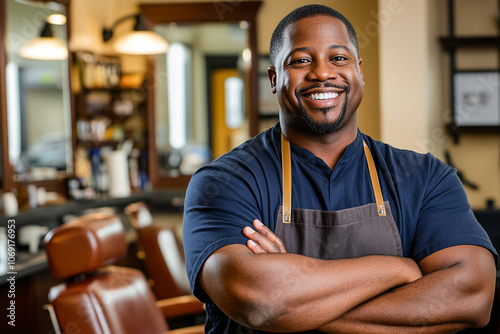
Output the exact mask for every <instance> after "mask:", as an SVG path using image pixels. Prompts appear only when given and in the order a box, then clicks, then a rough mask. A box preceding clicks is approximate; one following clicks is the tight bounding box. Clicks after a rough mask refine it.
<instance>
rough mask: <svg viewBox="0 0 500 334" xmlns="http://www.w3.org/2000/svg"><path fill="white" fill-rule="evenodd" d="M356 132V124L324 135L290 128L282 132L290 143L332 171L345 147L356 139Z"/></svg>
mask: <svg viewBox="0 0 500 334" xmlns="http://www.w3.org/2000/svg"><path fill="white" fill-rule="evenodd" d="M357 132H358V129H357V126H356V124H354V126H346V127H343V128H341V129H339V130H338V131H336V132H334V133H329V134H325V135H310V134H306V133H303V132H299V131H295V129H291V128H290V129H285V130H283V133H284V134H285V136H286V137H287V139H288V140H289V141H290V142H291V143H293V144H295V145H297V146H299V147H302V148H305V149H306V150H308V151H310V152H311V153H313V154H314V155H315V156H317V157H318V158H320V159H321V160H323V161H324V162H325V163H326V164H327V165H328V166H329V167H330V169H332V170H333V169H334V168H335V165H337V162H338V161H339V160H340V158H341V157H342V155H343V154H344V151H345V149H346V147H347V146H349V145H350V144H351V143H352V142H354V140H355V139H356V136H357Z"/></svg>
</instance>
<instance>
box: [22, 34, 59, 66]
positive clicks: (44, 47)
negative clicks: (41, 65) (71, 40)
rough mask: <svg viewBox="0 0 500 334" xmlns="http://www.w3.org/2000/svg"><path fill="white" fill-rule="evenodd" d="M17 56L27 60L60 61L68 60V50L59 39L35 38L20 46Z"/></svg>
mask: <svg viewBox="0 0 500 334" xmlns="http://www.w3.org/2000/svg"><path fill="white" fill-rule="evenodd" d="M19 55H20V56H21V57H23V58H29V59H41V60H61V59H66V58H68V48H67V46H66V43H64V42H63V41H62V40H61V39H59V38H56V37H37V38H34V39H32V40H29V41H28V42H26V43H25V44H24V45H23V46H21V48H20V49H19Z"/></svg>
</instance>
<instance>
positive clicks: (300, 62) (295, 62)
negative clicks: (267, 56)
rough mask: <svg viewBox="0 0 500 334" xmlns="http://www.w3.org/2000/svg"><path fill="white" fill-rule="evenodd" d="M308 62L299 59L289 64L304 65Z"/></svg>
mask: <svg viewBox="0 0 500 334" xmlns="http://www.w3.org/2000/svg"><path fill="white" fill-rule="evenodd" d="M308 62H309V60H308V59H305V58H301V59H294V60H292V61H291V62H290V64H305V63H308Z"/></svg>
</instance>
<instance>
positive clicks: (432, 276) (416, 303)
mask: <svg viewBox="0 0 500 334" xmlns="http://www.w3.org/2000/svg"><path fill="white" fill-rule="evenodd" d="M465 247H466V248H467V249H468V251H470V252H475V251H477V252H478V254H477V256H469V257H465V256H464V257H463V258H464V260H463V262H459V263H457V264H455V265H451V266H449V267H448V268H444V269H441V270H437V271H434V272H431V273H429V274H427V275H425V276H424V277H422V278H421V279H419V280H418V281H415V282H413V283H411V284H408V285H405V286H401V287H398V288H395V289H393V290H391V291H388V292H386V293H384V294H382V295H380V296H378V297H375V298H373V299H372V300H370V301H367V302H365V303H363V304H361V305H360V306H358V307H356V308H354V309H352V310H351V311H349V312H347V313H346V314H344V315H343V316H342V317H340V318H339V319H337V320H335V321H333V322H332V323H330V324H328V325H326V326H323V327H322V328H320V330H321V331H324V332H327V333H370V334H372V333H384V334H386V333H401V332H404V333H455V332H457V331H459V330H462V329H464V328H467V327H481V326H484V325H485V324H486V323H487V320H488V318H489V310H491V302H492V297H493V287H494V283H492V281H493V282H494V279H495V277H494V270H491V268H494V263H493V261H492V256H491V254H488V251H486V250H485V249H480V248H477V247H476V248H475V249H474V246H465ZM461 249H464V247H463V246H462V247H461ZM456 250H457V248H450V249H447V250H443V251H442V252H443V253H444V252H448V253H450V254H451V253H452V252H454V251H456ZM464 253H465V252H464ZM488 268H490V269H488ZM476 275H479V276H482V279H483V280H477V279H475V276H476Z"/></svg>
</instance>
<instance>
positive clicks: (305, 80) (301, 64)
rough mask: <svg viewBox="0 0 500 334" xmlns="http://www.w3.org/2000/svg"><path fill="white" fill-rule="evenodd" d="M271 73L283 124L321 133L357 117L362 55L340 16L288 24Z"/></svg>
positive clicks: (360, 90)
mask: <svg viewBox="0 0 500 334" xmlns="http://www.w3.org/2000/svg"><path fill="white" fill-rule="evenodd" d="M269 78H270V79H271V87H272V89H273V92H276V93H277V96H278V101H279V103H280V106H281V110H282V111H281V112H282V117H284V121H285V123H286V124H288V125H291V126H295V127H299V128H301V129H303V130H305V131H307V132H311V133H314V134H325V133H332V132H335V131H337V130H338V129H340V128H341V127H343V126H344V125H345V124H347V123H349V122H356V117H352V116H353V115H354V114H355V112H356V110H357V108H358V106H359V104H360V103H361V99H362V97H363V85H364V83H363V75H362V71H361V59H360V58H358V55H357V53H356V50H355V47H354V45H353V44H352V43H351V42H350V41H349V35H348V33H347V29H346V28H345V26H344V24H343V23H342V22H341V21H340V20H338V19H335V18H333V17H329V16H314V17H309V18H305V19H302V20H299V21H297V22H295V23H293V24H291V25H290V26H288V27H287V29H286V30H285V33H284V43H283V48H282V50H281V51H280V53H279V54H278V57H277V59H276V68H275V69H274V68H270V70H269Z"/></svg>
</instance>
